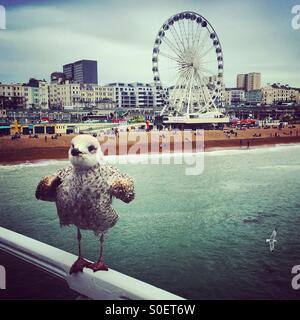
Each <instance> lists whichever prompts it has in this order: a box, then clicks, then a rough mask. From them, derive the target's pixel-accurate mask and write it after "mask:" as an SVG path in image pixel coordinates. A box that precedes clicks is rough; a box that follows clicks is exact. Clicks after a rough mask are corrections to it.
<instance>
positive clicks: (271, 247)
mask: <svg viewBox="0 0 300 320" xmlns="http://www.w3.org/2000/svg"><path fill="white" fill-rule="evenodd" d="M276 235H277V229H276V228H275V229H274V230H273V232H272V234H271V236H270V239H266V242H268V243H269V245H270V251H271V252H272V251H274V248H275V242H277V240H276V239H275V238H276Z"/></svg>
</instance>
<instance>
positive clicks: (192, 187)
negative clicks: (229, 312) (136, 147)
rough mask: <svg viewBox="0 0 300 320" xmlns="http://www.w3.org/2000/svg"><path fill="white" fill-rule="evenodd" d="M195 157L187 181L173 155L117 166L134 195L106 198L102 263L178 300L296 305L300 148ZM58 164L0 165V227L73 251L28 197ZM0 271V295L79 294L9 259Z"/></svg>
mask: <svg viewBox="0 0 300 320" xmlns="http://www.w3.org/2000/svg"><path fill="white" fill-rule="evenodd" d="M199 156H200V155H199ZM170 157H171V158H172V157H173V156H170ZM201 159H202V160H201V161H204V162H203V170H202V171H201V172H200V173H199V174H194V175H188V174H187V172H186V167H187V164H186V163H181V164H180V163H178V162H180V161H177V163H175V162H176V161H172V159H171V161H169V163H162V161H158V162H159V163H152V164H151V163H149V161H148V163H147V161H144V163H139V162H135V163H127V164H126V163H122V164H120V163H119V162H117V163H116V166H117V167H119V169H120V170H122V171H124V172H127V173H128V174H130V175H131V176H133V177H134V179H135V185H136V197H135V200H134V201H133V202H131V203H130V204H124V203H122V202H121V201H119V200H116V199H115V200H114V201H113V206H114V208H115V209H116V210H117V212H118V214H119V217H120V219H119V221H118V223H117V225H116V226H115V227H113V228H112V229H111V230H110V232H109V234H108V237H107V239H106V242H105V248H104V256H105V260H106V263H107V264H108V266H109V267H110V268H112V269H115V270H117V271H119V272H122V273H124V274H126V275H129V276H132V277H134V278H137V279H140V280H142V281H145V282H147V283H150V284H152V285H155V286H157V287H159V288H162V289H165V290H168V291H170V292H172V293H175V294H178V295H180V296H182V297H184V298H187V299H299V298H300V290H295V289H293V287H292V285H291V282H292V279H293V277H294V275H293V274H292V268H293V266H295V265H300V197H299V194H300V145H277V146H274V147H263V148H256V149H251V148H250V149H249V150H247V149H236V150H224V149H223V150H214V151H209V152H205V154H204V157H203V154H202V158H201ZM166 162H168V161H166ZM66 165H68V161H61V160H60V161H59V160H57V161H56V160H51V161H39V162H34V163H29V162H28V163H22V164H13V165H2V166H0V186H1V189H0V226H2V227H4V228H8V229H11V230H13V231H16V232H19V233H22V234H24V235H26V236H29V237H32V238H34V239H37V240H39V241H42V242H45V243H47V244H50V245H52V246H56V247H58V248H60V249H63V250H66V251H68V252H72V253H74V254H76V253H77V243H76V229H75V227H64V228H61V227H60V225H59V220H58V216H57V213H56V208H55V205H54V204H53V203H48V202H43V201H38V200H36V199H35V189H36V186H37V184H38V182H39V180H40V179H41V178H42V177H43V176H45V175H48V174H51V173H54V172H56V171H57V170H58V169H60V168H63V167H64V166H66ZM274 228H276V229H277V237H276V240H277V242H276V243H275V249H274V251H273V252H271V251H270V249H269V245H268V243H267V242H266V239H267V238H269V237H270V235H271V233H272V231H273V230H274ZM82 233H83V240H82V251H83V254H84V256H85V257H86V258H88V259H90V260H93V261H94V260H96V259H97V257H98V252H99V239H98V238H97V237H96V236H95V235H94V233H93V232H91V231H83V232H82ZM0 265H3V266H5V268H6V270H7V277H8V280H7V290H1V291H2V292H1V295H0V299H1V297H2V298H3V299H12V298H13V299H15V298H18V299H37V298H38V299H77V298H78V294H77V293H76V292H74V291H71V290H70V289H69V288H68V287H67V285H66V284H65V283H64V282H63V281H61V280H57V279H55V278H53V277H52V276H51V275H49V274H46V273H44V272H43V271H41V270H38V269H37V268H36V267H33V266H31V265H29V264H27V263H25V262H23V261H20V260H19V259H17V258H15V257H12V256H9V255H8V254H4V253H1V252H0ZM4 291H5V292H4Z"/></svg>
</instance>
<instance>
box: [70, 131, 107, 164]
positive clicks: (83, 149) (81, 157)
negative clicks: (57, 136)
mask: <svg viewBox="0 0 300 320" xmlns="http://www.w3.org/2000/svg"><path fill="white" fill-rule="evenodd" d="M69 160H70V162H71V163H72V165H73V166H74V167H75V168H76V169H82V170H87V169H89V168H91V167H93V166H95V165H96V164H97V163H100V162H101V161H102V160H103V153H102V150H101V147H100V143H99V141H98V140H97V139H96V138H94V137H92V136H90V135H87V134H82V135H78V136H76V137H75V138H73V139H72V141H71V147H70V149H69Z"/></svg>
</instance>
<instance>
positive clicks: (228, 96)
mask: <svg viewBox="0 0 300 320" xmlns="http://www.w3.org/2000/svg"><path fill="white" fill-rule="evenodd" d="M245 102H246V95H245V90H243V89H239V88H226V89H225V105H228V106H231V105H240V104H244V103H245Z"/></svg>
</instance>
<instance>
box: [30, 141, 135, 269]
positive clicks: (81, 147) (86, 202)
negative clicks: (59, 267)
mask: <svg viewBox="0 0 300 320" xmlns="http://www.w3.org/2000/svg"><path fill="white" fill-rule="evenodd" d="M69 160H70V165H68V166H67V167H65V168H64V169H62V170H59V171H58V172H57V173H56V174H54V175H49V176H46V177H44V178H43V179H42V180H41V181H40V182H39V184H38V186H37V189H36V194H35V195H36V198H37V199H39V200H43V201H50V202H55V204H56V208H57V214H58V216H59V220H60V225H61V226H69V225H75V226H76V227H77V241H78V258H77V260H76V261H75V262H74V264H73V265H72V266H71V269H70V274H72V273H77V272H79V271H80V272H82V271H83V268H85V267H86V268H90V269H92V270H93V271H94V272H95V271H99V270H106V271H107V270H108V267H107V265H106V264H105V262H104V258H103V244H104V237H105V235H106V233H107V231H108V230H109V229H110V228H111V227H113V226H114V225H115V224H116V223H117V220H118V214H117V213H116V211H115V210H114V208H113V207H112V199H113V198H117V199H120V200H122V201H123V202H125V203H129V202H130V201H132V200H133V199H134V195H135V193H134V181H133V178H131V177H130V176H128V175H127V174H125V173H121V172H120V171H119V170H118V169H117V168H115V167H113V166H111V165H109V164H106V163H105V162H104V159H103V153H102V151H101V147H100V144H99V141H98V140H97V139H96V138H94V137H92V136H90V135H78V136H76V137H74V138H73V139H72V141H71V147H70V149H69ZM81 229H84V230H92V231H94V233H95V234H96V235H97V236H100V256H99V259H98V261H97V262H95V263H90V262H88V261H87V260H85V259H84V258H83V257H82V253H81V246H80V241H81V238H82V237H81V232H80V230H81Z"/></svg>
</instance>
